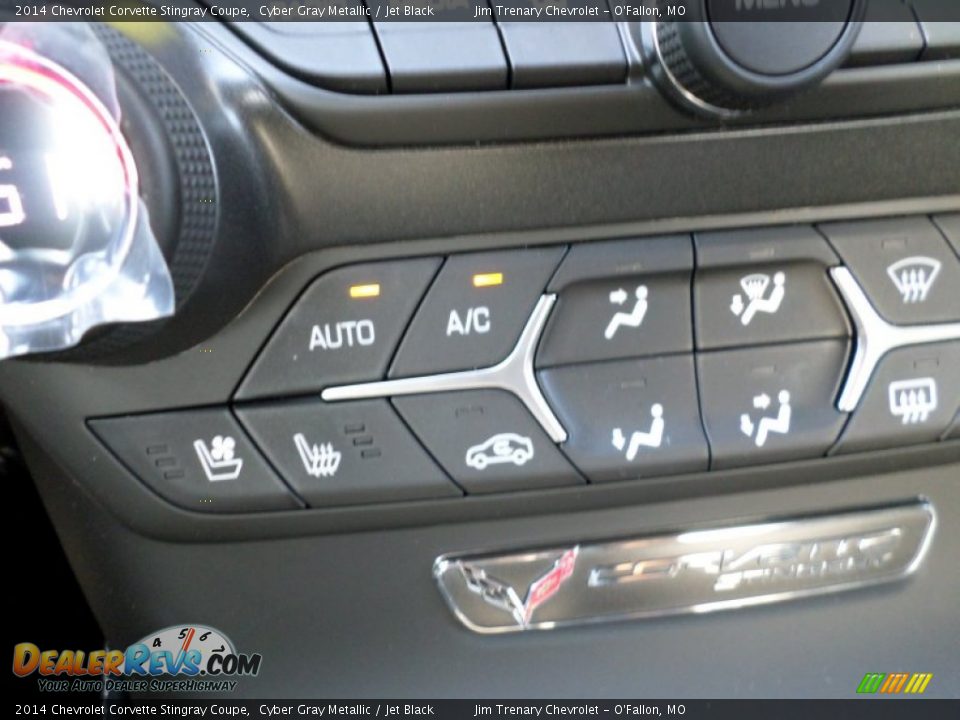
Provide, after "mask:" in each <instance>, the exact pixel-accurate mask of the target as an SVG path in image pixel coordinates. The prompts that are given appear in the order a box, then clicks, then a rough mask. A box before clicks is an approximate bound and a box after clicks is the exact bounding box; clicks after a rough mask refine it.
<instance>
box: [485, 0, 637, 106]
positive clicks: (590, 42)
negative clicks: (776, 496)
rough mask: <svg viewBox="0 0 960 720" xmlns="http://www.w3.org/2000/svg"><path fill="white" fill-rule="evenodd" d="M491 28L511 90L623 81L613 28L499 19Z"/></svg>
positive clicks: (623, 68) (622, 57)
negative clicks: (499, 43)
mask: <svg viewBox="0 0 960 720" xmlns="http://www.w3.org/2000/svg"><path fill="white" fill-rule="evenodd" d="M494 7H495V8H498V7H501V8H502V7H505V6H499V5H494ZM605 7H606V6H605V4H604V9H605ZM497 24H498V26H499V28H500V34H501V36H502V37H503V44H504V46H505V47H506V49H507V56H508V57H509V58H510V68H511V84H512V86H513V87H515V88H538V87H557V86H562V85H602V84H608V83H621V82H623V81H624V79H625V78H626V74H627V60H626V56H625V55H624V53H623V47H622V46H621V44H620V36H619V34H618V33H617V26H616V25H615V24H614V23H609V22H509V21H504V20H502V16H501V18H498V22H497Z"/></svg>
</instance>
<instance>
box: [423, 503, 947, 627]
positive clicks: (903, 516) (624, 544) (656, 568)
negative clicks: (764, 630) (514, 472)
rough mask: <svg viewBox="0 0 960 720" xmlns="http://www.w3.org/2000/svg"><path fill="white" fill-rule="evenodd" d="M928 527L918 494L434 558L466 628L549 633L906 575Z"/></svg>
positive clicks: (928, 508)
mask: <svg viewBox="0 0 960 720" xmlns="http://www.w3.org/2000/svg"><path fill="white" fill-rule="evenodd" d="M935 528H936V513H935V511H934V508H933V506H932V505H931V504H930V503H929V502H928V501H926V500H923V499H916V500H911V501H909V502H905V503H903V504H898V505H894V506H887V507H881V508H873V509H867V510H859V511H853V512H842V513H835V514H830V515H813V516H806V517H797V518H789V519H785V520H776V521H772V522H760V523H754V524H746V525H736V526H726V527H723V526H721V527H708V528H705V529H697V530H693V531H686V532H676V533H662V534H656V535H647V536H643V535H641V536H638V537H635V538H628V539H626V540H620V541H615V542H591V543H571V544H569V545H566V546H562V547H555V548H551V549H548V550H534V551H527V552H513V553H510V554H504V555H472V554H468V555H453V556H446V555H445V556H441V557H439V558H437V559H436V561H435V562H434V567H433V574H434V577H435V578H436V581H437V584H438V585H439V588H440V592H441V594H442V595H443V596H444V598H445V599H446V601H447V604H448V605H449V606H450V609H451V610H452V611H453V614H454V615H455V616H456V617H457V619H458V620H459V621H460V622H461V623H463V625H464V626H466V627H467V628H469V629H470V630H472V631H474V632H477V633H483V634H493V633H506V632H516V631H520V630H550V629H553V628H556V627H562V626H571V625H582V624H585V623H594V622H601V621H609V620H624V619H634V618H648V617H661V616H666V615H677V614H683V613H708V612H713V611H717V610H732V609H739V608H744V607H748V606H751V605H760V604H766V603H773V602H780V601H785V600H793V599H796V598H802V597H807V596H813V595H821V594H826V593H834V592H839V591H843V590H853V589H856V588H862V587H866V586H870V585H875V584H878V583H885V582H892V581H895V580H899V579H902V578H905V577H907V576H909V575H911V574H912V573H913V572H914V571H915V570H916V569H917V568H918V567H919V566H920V564H921V563H922V562H923V559H924V557H925V555H926V553H927V550H928V549H929V547H930V543H931V540H932V538H933V535H934V531H935Z"/></svg>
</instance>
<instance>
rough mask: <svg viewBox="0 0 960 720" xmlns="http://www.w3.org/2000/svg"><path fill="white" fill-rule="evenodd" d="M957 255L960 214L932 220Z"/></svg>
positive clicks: (958, 250) (959, 247)
mask: <svg viewBox="0 0 960 720" xmlns="http://www.w3.org/2000/svg"><path fill="white" fill-rule="evenodd" d="M933 221H934V222H935V223H936V224H937V227H939V228H940V232H942V233H943V234H944V236H945V237H946V238H947V242H949V243H950V244H951V245H952V246H953V249H954V250H955V251H956V253H957V255H960V213H953V214H952V215H939V216H937V217H935V218H934V219H933Z"/></svg>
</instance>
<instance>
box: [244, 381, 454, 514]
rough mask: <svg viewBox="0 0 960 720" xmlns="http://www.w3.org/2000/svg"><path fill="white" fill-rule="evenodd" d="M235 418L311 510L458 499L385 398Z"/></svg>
mask: <svg viewBox="0 0 960 720" xmlns="http://www.w3.org/2000/svg"><path fill="white" fill-rule="evenodd" d="M237 414H238V415H239V417H240V421H241V422H242V423H243V424H244V425H245V426H246V428H247V429H248V430H249V431H250V434H251V435H252V436H253V439H254V440H255V441H256V443H257V444H258V445H259V446H260V447H261V449H263V451H264V453H265V454H266V455H267V457H268V458H269V459H270V462H272V463H273V465H274V467H276V468H278V469H279V470H280V472H281V473H282V474H283V477H284V478H285V479H286V480H287V482H289V483H290V484H291V485H292V486H293V487H294V488H296V490H297V492H298V493H299V494H300V495H301V497H303V498H304V499H305V500H306V501H307V503H309V504H310V506H311V507H326V506H331V505H353V504H358V503H369V502H394V501H398V500H421V499H425V498H444V497H456V496H459V495H461V492H460V491H459V490H458V489H457V488H456V486H454V484H453V483H451V482H450V480H448V479H447V477H446V476H445V475H444V474H443V472H441V471H440V468H438V467H437V466H436V464H435V463H434V462H433V460H431V459H430V457H429V456H428V455H427V453H426V452H424V450H423V448H422V447H420V444H419V443H418V442H417V441H416V440H415V439H414V438H413V437H412V436H411V434H410V431H409V430H407V428H406V427H404V425H403V423H402V422H400V419H399V418H398V417H397V415H396V413H395V412H394V411H393V409H392V408H391V407H390V404H389V403H388V402H387V401H386V400H364V401H360V402H348V403H338V404H335V405H334V404H328V403H324V402H321V401H319V400H302V401H293V402H283V403H271V404H265V405H260V404H258V405H254V406H248V407H244V408H241V409H239V410H238V411H237Z"/></svg>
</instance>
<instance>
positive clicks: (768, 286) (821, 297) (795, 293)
mask: <svg viewBox="0 0 960 720" xmlns="http://www.w3.org/2000/svg"><path fill="white" fill-rule="evenodd" d="M695 240H696V249H697V272H696V276H695V278H694V283H693V297H694V317H695V318H696V333H697V347H698V348H702V349H714V348H723V347H742V346H746V345H760V344H769V343H780V342H791V341H797V340H816V339H821V338H835V337H846V336H848V335H849V334H850V330H849V326H848V323H847V319H846V314H845V311H844V309H843V305H842V304H841V302H840V299H839V298H838V297H837V293H836V291H835V290H834V288H833V284H832V282H831V281H830V278H829V275H828V272H827V270H828V268H829V267H830V266H832V265H837V264H839V260H838V259H837V257H836V255H835V254H834V253H833V251H832V250H830V248H829V246H828V245H827V243H826V242H825V241H824V240H823V238H822V237H821V236H820V235H818V234H817V233H816V231H814V230H813V228H811V227H807V226H795V227H781V228H761V229H751V230H734V231H729V232H727V231H725V232H717V233H698V234H697V235H696V237H695Z"/></svg>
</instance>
